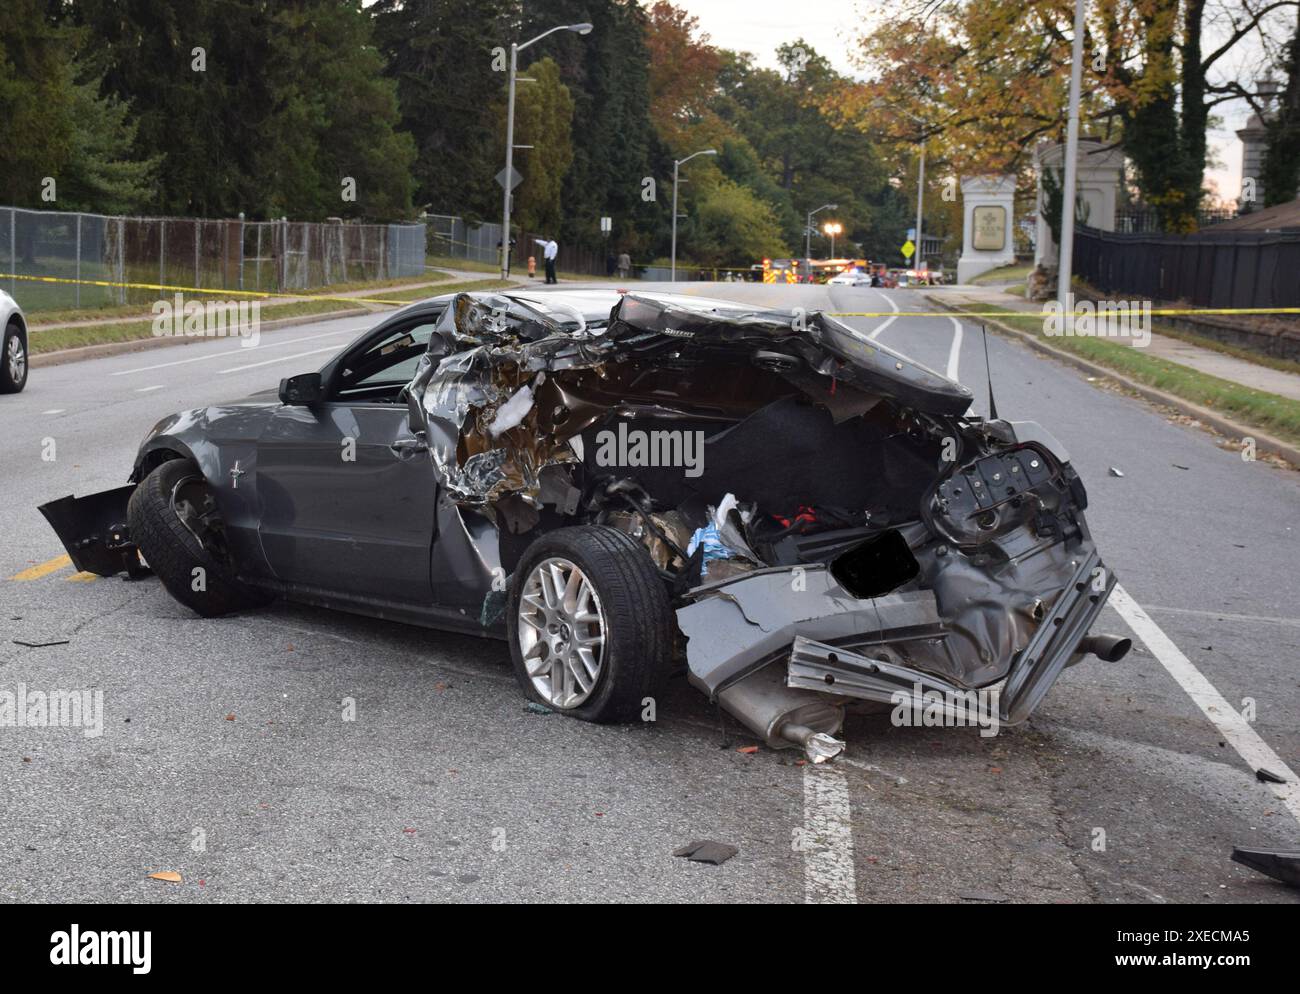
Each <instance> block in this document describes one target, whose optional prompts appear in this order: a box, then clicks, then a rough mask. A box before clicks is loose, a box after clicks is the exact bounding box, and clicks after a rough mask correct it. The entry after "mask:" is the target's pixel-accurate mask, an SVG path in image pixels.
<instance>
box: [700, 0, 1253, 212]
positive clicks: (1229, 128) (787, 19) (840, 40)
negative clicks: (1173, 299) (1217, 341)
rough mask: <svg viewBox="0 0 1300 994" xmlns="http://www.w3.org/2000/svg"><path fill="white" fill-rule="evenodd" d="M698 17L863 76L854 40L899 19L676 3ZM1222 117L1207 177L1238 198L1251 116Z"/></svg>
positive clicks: (785, 3)
mask: <svg viewBox="0 0 1300 994" xmlns="http://www.w3.org/2000/svg"><path fill="white" fill-rule="evenodd" d="M674 2H675V3H676V4H677V6H679V7H682V8H684V9H685V10H688V11H690V13H692V14H694V15H695V16H696V17H697V18H698V19H699V22H700V29H701V31H703V32H704V33H705V34H708V35H709V36H710V40H711V41H712V43H713V44H715V45H718V46H720V47H723V48H731V49H738V50H741V51H747V52H752V53H753V54H754V55H755V57H756V58H757V59H758V61H759V62H760V64H762V65H766V66H769V67H773V68H775V67H776V55H775V53H776V48H777V46H778V45H780V44H782V43H783V42H788V41H793V40H794V39H796V38H798V37H801V36H802V37H803V38H804V39H806V40H807V41H808V42H809V43H811V44H812V46H813V47H814V48H815V49H817V51H818V52H819V53H820V54H821V55H823V56H825V57H826V58H827V59H829V60H830V62H831V64H832V65H833V66H834V67H835V68H836V69H838V70H839V71H840V72H842V73H844V74H846V75H849V76H855V77H857V76H860V75H861V70H860V68H859V67H857V66H856V65H855V64H854V62H853V59H852V51H853V44H852V42H853V39H854V38H855V37H856V36H858V35H860V34H861V33H863V32H864V31H869V30H871V29H872V28H874V27H875V26H876V25H877V24H879V23H881V22H882V21H883V20H885V19H887V18H889V17H891V16H896V12H891V6H890V5H889V4H887V3H881V2H878V0H865V2H864V0H857V2H855V0H674ZM1208 35H1209V37H1208V38H1207V46H1206V47H1207V50H1208V49H1209V46H1210V44H1211V43H1213V39H1214V35H1215V32H1214V30H1213V26H1212V28H1211V30H1210V31H1209V32H1208ZM1262 59H1263V56H1262V53H1260V52H1259V50H1258V49H1256V48H1253V47H1251V46H1246V45H1243V46H1242V47H1241V49H1240V51H1239V52H1235V53H1234V55H1233V62H1232V63H1231V64H1225V65H1223V66H1222V68H1223V69H1225V70H1227V71H1228V72H1229V73H1231V74H1233V75H1239V78H1249V77H1251V76H1254V75H1255V74H1256V71H1257V67H1258V66H1259V65H1260V64H1262ZM1214 113H1215V114H1216V115H1218V116H1219V117H1221V118H1222V122H1221V124H1220V125H1219V126H1218V127H1215V128H1213V129H1211V130H1210V133H1209V136H1208V137H1209V143H1210V156H1211V159H1212V161H1215V162H1216V165H1214V166H1213V167H1212V168H1210V169H1209V170H1208V171H1207V174H1206V177H1207V179H1208V180H1210V181H1212V182H1213V183H1214V184H1215V185H1216V186H1217V188H1218V190H1219V195H1220V196H1222V197H1224V198H1226V199H1232V198H1235V197H1236V195H1237V193H1238V192H1239V191H1240V189H1241V151H1242V149H1241V142H1240V140H1238V138H1237V136H1236V131H1237V129H1238V128H1241V127H1243V126H1244V124H1245V122H1246V118H1247V117H1248V116H1249V114H1250V108H1249V106H1247V105H1246V103H1245V101H1242V100H1234V101H1232V102H1230V103H1226V104H1222V105H1220V106H1219V107H1218V108H1216V109H1215V112H1214Z"/></svg>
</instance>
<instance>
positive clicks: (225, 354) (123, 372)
mask: <svg viewBox="0 0 1300 994" xmlns="http://www.w3.org/2000/svg"><path fill="white" fill-rule="evenodd" d="M355 334H356V330H355V329H351V330H349V331H327V332H325V333H324V334H321V335H304V336H303V337H302V338H292V339H289V340H288V341H285V342H272V343H271V344H270V345H258V346H257V348H259V349H274V348H283V347H284V346H286V345H297V344H299V343H300V342H314V341H315V340H316V339H318V338H334V337H337V336H338V335H355ZM233 351H234V350H231V349H227V350H223V351H221V352H210V353H208V354H207V355H196V356H192V357H191V358H189V359H175V360H173V361H171V362H156V363H154V364H153V365H152V366H136V367H135V368H134V369H119V370H118V371H117V372H116V373H109V374H108V375H109V376H129V375H131V374H132V373H147V372H149V371H150V370H153V369H167V368H168V367H170V366H184V365H186V364H187V363H191V362H203V361H204V360H206V359H229V358H230V356H231V354H232V352H233Z"/></svg>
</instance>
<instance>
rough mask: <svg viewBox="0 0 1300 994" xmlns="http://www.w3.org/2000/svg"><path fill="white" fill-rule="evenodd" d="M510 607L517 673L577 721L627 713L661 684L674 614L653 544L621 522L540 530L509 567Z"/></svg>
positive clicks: (534, 692)
mask: <svg viewBox="0 0 1300 994" xmlns="http://www.w3.org/2000/svg"><path fill="white" fill-rule="evenodd" d="M571 569H576V570H577V572H578V575H579V577H580V579H578V580H574V578H573V573H572V572H571V571H570V570H571ZM548 578H549V579H548ZM559 578H563V584H564V589H563V591H560V590H559V583H557V582H556V581H557V579H559ZM584 582H585V584H586V585H587V586H588V587H589V588H590V590H591V593H592V594H593V595H594V596H588V595H585V593H584V587H583V583H584ZM548 583H549V584H551V586H549V587H548V586H547V584H548ZM557 594H559V595H560V596H557ZM564 595H569V596H568V597H567V598H566V597H565V596H564ZM592 615H595V617H596V620H595V621H593V620H592ZM506 617H507V629H508V632H509V639H510V657H511V659H512V660H513V663H514V670H515V677H516V679H518V681H519V685H520V686H521V687H522V688H523V690H524V693H525V694H526V695H527V696H528V698H529V699H530V700H532V701H535V702H537V703H538V704H542V705H545V706H546V707H548V708H551V709H552V710H555V711H559V712H561V713H563V714H566V715H569V716H571V717H574V718H580V719H582V720H583V721H592V722H599V723H602V724H604V723H615V722H629V721H635V720H636V719H637V718H639V717H640V716H641V714H642V713H643V711H644V710H645V708H646V704H647V699H655V698H657V697H658V695H659V694H660V693H661V691H662V689H663V686H664V682H665V680H666V678H667V675H668V673H669V670H670V668H671V664H672V651H673V644H674V637H675V634H676V630H677V628H676V622H675V620H674V618H673V613H672V608H671V606H670V604H669V601H668V591H667V589H666V588H665V587H664V583H663V581H662V580H661V579H660V578H659V574H658V572H657V571H656V570H655V567H654V563H653V562H652V561H651V559H650V554H649V552H648V551H647V550H646V548H645V546H643V545H641V544H640V543H639V542H637V541H636V540H635V539H633V538H632V537H631V536H630V535H627V534H626V533H624V532H621V531H618V530H617V529H614V528H609V527H607V526H604V525H584V526H580V527H574V528H561V529H558V530H556V531H553V532H550V533H549V534H547V535H544V536H543V537H541V538H539V539H538V540H537V541H536V542H534V543H533V544H532V545H531V546H529V547H528V550H527V551H526V552H525V554H524V556H523V558H522V559H521V560H520V562H519V565H518V567H517V568H516V569H515V571H514V577H513V579H512V582H511V586H510V597H509V608H508V611H507V615H506ZM552 626H556V627H558V629H559V630H558V631H555V630H548V629H551V628H552ZM566 626H567V627H566ZM597 631H599V633H600V636H599V637H600V640H601V641H600V645H599V649H600V651H599V654H597V653H595V652H594V651H592V645H593V643H592V639H594V638H595V633H596V632H597ZM584 643H586V645H585V646H584ZM539 646H544V648H539ZM556 646H558V649H556V648H555V647H556ZM584 647H585V648H586V649H587V654H586V655H584V654H583V652H582V650H583V648H584ZM593 661H594V662H595V663H596V664H597V665H596V672H595V673H594V675H593V674H592V672H591V663H592V662H593ZM548 664H549V670H548V668H547V667H548ZM583 678H585V679H586V680H587V681H588V683H589V686H588V687H584V686H583V682H582V681H583Z"/></svg>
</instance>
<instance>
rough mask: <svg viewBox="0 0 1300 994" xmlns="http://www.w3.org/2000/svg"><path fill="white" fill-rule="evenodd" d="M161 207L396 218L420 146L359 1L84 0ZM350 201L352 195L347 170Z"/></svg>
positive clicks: (84, 22)
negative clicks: (408, 131) (131, 116)
mask: <svg viewBox="0 0 1300 994" xmlns="http://www.w3.org/2000/svg"><path fill="white" fill-rule="evenodd" d="M62 16H63V17H64V18H65V19H66V20H67V21H68V22H69V23H71V24H74V25H76V26H77V27H79V28H82V29H83V30H84V31H85V33H86V37H90V38H94V40H95V47H94V49H93V52H94V55H95V58H96V60H97V62H98V64H99V65H101V66H102V67H103V70H104V77H103V79H104V82H103V87H104V91H105V93H106V94H108V95H111V96H114V97H116V98H117V99H119V100H121V101H124V102H130V103H131V106H132V109H133V111H134V112H135V113H136V114H137V115H138V117H139V128H138V130H137V133H136V137H135V148H136V151H137V154H138V155H139V156H141V157H144V156H150V155H155V154H158V153H161V154H162V157H163V158H162V161H161V163H160V164H159V167H158V170H157V183H156V185H155V189H154V196H153V197H152V202H151V204H150V206H151V207H152V209H153V210H155V211H158V212H160V213H166V214H186V215H193V216H200V217H220V216H223V215H224V216H233V215H234V214H236V213H238V212H240V211H243V212H245V213H246V214H247V215H248V216H249V217H250V218H265V217H278V216H280V215H281V214H292V215H294V216H295V217H299V218H305V219H310V218H322V217H326V216H331V215H341V216H346V217H371V218H379V219H390V218H399V217H403V216H409V213H410V178H409V172H410V168H409V167H410V164H411V161H412V160H413V158H414V155H415V152H414V147H413V145H412V143H411V141H410V138H409V137H404V136H402V135H401V134H399V133H398V127H399V121H398V110H397V98H396V88H395V86H394V84H393V83H392V81H390V80H388V79H386V78H384V76H383V75H382V70H383V59H382V56H381V55H380V53H379V52H378V51H377V50H376V48H375V46H374V44H373V41H372V24H371V19H370V16H369V14H368V12H367V11H366V10H365V9H364V8H363V7H362V5H361V2H360V0H279V2H274V3H273V2H271V0H185V2H184V3H181V2H179V0H77V2H76V3H73V4H69V5H67V6H66V7H64V8H62ZM349 178H350V179H352V180H354V181H355V187H356V191H357V197H356V200H355V201H353V200H347V199H345V198H344V193H345V191H346V190H347V188H348V186H347V185H345V182H344V181H345V180H346V179H349Z"/></svg>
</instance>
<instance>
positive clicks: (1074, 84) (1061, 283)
mask: <svg viewBox="0 0 1300 994" xmlns="http://www.w3.org/2000/svg"><path fill="white" fill-rule="evenodd" d="M1084 2H1085V0H1074V45H1073V47H1072V49H1071V52H1070V117H1069V121H1068V123H1067V124H1066V130H1065V181H1064V183H1063V185H1062V188H1061V245H1060V258H1059V259H1058V260H1057V266H1056V300H1057V303H1058V304H1059V305H1060V307H1061V321H1062V322H1065V321H1067V320H1069V318H1067V317H1066V314H1067V313H1068V312H1069V311H1072V310H1073V308H1072V307H1070V306H1069V300H1070V277H1071V275H1072V273H1073V271H1074V191H1075V185H1076V184H1077V182H1078V158H1079V90H1080V88H1081V87H1082V83H1083V5H1084ZM1063 327H1068V325H1063Z"/></svg>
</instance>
